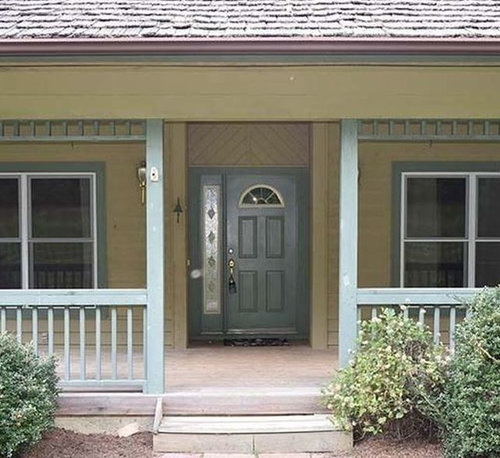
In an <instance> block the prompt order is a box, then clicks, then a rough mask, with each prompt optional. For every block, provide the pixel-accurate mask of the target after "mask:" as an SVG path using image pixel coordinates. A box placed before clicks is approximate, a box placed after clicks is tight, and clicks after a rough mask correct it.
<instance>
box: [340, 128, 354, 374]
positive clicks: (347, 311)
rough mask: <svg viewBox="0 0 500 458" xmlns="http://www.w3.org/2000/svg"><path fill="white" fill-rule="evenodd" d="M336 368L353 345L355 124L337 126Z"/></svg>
mask: <svg viewBox="0 0 500 458" xmlns="http://www.w3.org/2000/svg"><path fill="white" fill-rule="evenodd" d="M339 219H340V236H339V365H340V367H345V366H347V364H348V362H349V350H354V348H355V345H356V330H357V324H356V320H357V304H356V301H357V298H356V295H357V288H358V122H357V120H351V119H350V120H342V121H341V125H340V218H339Z"/></svg>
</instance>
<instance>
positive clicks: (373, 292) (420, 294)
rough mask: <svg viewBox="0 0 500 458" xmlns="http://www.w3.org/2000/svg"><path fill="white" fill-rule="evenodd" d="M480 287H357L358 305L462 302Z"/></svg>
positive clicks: (476, 292)
mask: <svg viewBox="0 0 500 458" xmlns="http://www.w3.org/2000/svg"><path fill="white" fill-rule="evenodd" d="M480 291H481V288H359V289H358V291H357V303H358V304H359V305H394V304H395V305H398V304H399V305H454V304H464V303H466V302H467V301H469V300H470V299H471V298H472V297H474V296H475V295H476V294H478V293H479V292H480Z"/></svg>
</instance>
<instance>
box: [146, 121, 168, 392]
mask: <svg viewBox="0 0 500 458" xmlns="http://www.w3.org/2000/svg"><path fill="white" fill-rule="evenodd" d="M146 166H147V172H146V174H147V196H146V197H147V208H146V256H147V292H148V305H147V340H146V386H145V392H146V393H150V394H161V393H163V392H164V387H165V375H164V374H165V367H164V365H165V359H164V342H163V339H164V337H163V326H164V324H163V323H164V321H163V314H164V312H163V308H164V262H165V246H164V238H163V224H164V215H163V212H164V210H163V189H164V175H163V120H161V119H150V120H148V121H146Z"/></svg>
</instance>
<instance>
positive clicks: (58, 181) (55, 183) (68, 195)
mask: <svg viewBox="0 0 500 458" xmlns="http://www.w3.org/2000/svg"><path fill="white" fill-rule="evenodd" d="M31 205H32V209H31V212H32V237H35V238H36V237H90V236H91V223H90V221H91V218H90V179H89V178H32V179H31Z"/></svg>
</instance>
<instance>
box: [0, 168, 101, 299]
mask: <svg viewBox="0 0 500 458" xmlns="http://www.w3.org/2000/svg"><path fill="white" fill-rule="evenodd" d="M94 199H95V176H94V174H65V175H62V174H48V173H2V174H0V289H6V288H12V289H16V288H93V287H95V286H96V275H97V266H96V261H95V259H96V250H97V246H96V228H95V221H96V218H95V200H94Z"/></svg>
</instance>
